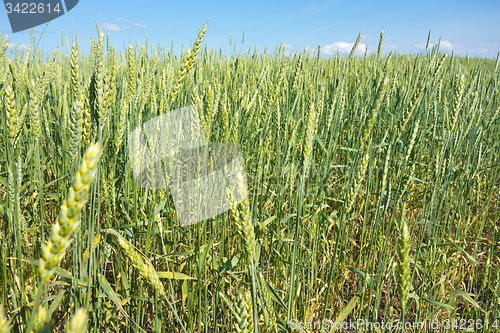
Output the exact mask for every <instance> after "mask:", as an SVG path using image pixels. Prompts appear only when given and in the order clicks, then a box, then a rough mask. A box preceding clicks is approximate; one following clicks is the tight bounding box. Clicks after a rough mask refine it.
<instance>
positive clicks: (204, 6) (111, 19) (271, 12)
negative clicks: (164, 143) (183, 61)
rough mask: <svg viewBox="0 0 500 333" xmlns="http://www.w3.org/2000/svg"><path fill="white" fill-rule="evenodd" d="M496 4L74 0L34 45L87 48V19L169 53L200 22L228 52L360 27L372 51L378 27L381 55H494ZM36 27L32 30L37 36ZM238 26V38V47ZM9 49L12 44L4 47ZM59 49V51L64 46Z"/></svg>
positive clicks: (346, 40) (312, 42)
mask: <svg viewBox="0 0 500 333" xmlns="http://www.w3.org/2000/svg"><path fill="white" fill-rule="evenodd" d="M499 18H500V1H498V0H497V1H438V0H435V1H427V0H423V1H347V0H334V1H321V0H317V1H307V0H305V1H304V0H302V1H294V0H288V1H281V0H267V1H260V0H253V1H236V0H233V1H137V2H136V1H116V0H101V1H95V0H80V2H79V4H78V5H77V6H76V7H75V8H74V9H73V10H72V11H70V12H68V13H67V14H66V15H64V16H62V17H59V18H58V19H56V20H54V21H52V22H51V23H50V24H49V25H48V27H47V28H46V33H45V37H44V40H43V42H40V44H39V48H43V50H44V53H47V52H51V51H52V50H53V49H54V48H55V47H56V46H58V45H61V32H62V30H63V29H64V33H65V35H67V36H68V39H69V40H71V37H72V36H73V35H74V33H78V35H79V40H80V47H81V48H82V50H83V51H85V52H88V51H89V42H88V41H89V35H93V36H96V27H95V22H96V21H97V22H100V24H101V27H102V28H104V30H105V31H106V32H109V35H110V38H111V44H112V45H113V44H116V45H117V48H118V49H122V48H123V45H124V43H127V42H128V41H129V40H130V41H132V42H134V41H135V40H137V41H138V42H139V43H140V44H142V43H144V42H145V41H146V35H148V36H149V43H152V44H153V45H154V46H156V45H157V43H158V42H159V43H160V44H161V45H162V46H163V45H166V48H167V49H169V48H170V45H171V42H172V40H174V50H176V51H177V52H178V51H180V49H181V43H184V45H185V47H187V46H189V45H192V43H193V41H194V40H195V38H196V35H197V32H198V27H201V26H202V25H203V24H204V23H206V22H208V31H207V33H206V35H205V39H204V42H205V43H207V45H208V47H209V48H214V49H216V50H219V48H221V49H222V51H223V52H225V53H230V52H231V48H230V45H229V35H230V34H231V36H232V41H233V45H234V44H236V48H237V50H238V51H239V50H241V51H242V52H246V51H248V49H249V47H252V50H253V46H254V45H257V48H258V49H259V50H260V51H263V50H264V47H267V49H268V51H269V52H272V51H273V50H274V48H275V47H276V46H277V45H279V44H280V43H281V42H283V43H285V44H286V45H287V50H297V51H301V50H303V49H304V48H305V47H306V48H312V49H314V50H316V49H317V47H318V44H320V45H321V51H322V54H323V55H324V56H328V55H331V54H335V53H336V52H337V51H340V52H349V50H350V48H351V46H352V44H353V43H354V41H355V40H356V37H357V35H358V33H359V32H360V31H363V38H362V40H361V44H360V46H359V48H358V54H363V53H364V50H365V48H366V47H367V48H368V52H369V53H370V52H376V50H377V45H378V40H379V35H380V32H381V31H382V30H385V37H384V47H383V53H387V52H389V51H390V50H396V51H397V52H398V53H403V52H406V53H417V52H421V51H424V50H425V43H426V41H427V34H428V32H429V29H431V30H432V37H431V43H436V42H437V41H438V39H439V38H441V39H442V41H441V50H442V51H445V52H449V53H450V52H451V51H455V52H456V53H459V54H463V55H465V53H466V52H469V54H470V55H471V56H474V55H477V56H485V57H492V58H493V57H496V55H497V53H498V52H499V51H500V19H499ZM42 30H43V26H38V27H36V28H35V33H36V34H37V35H40V34H41V31H42ZM243 31H245V42H244V44H243V45H242V36H243ZM0 32H1V33H3V34H4V35H5V34H6V33H8V34H9V42H10V43H12V44H15V43H18V44H23V45H26V44H28V43H29V30H26V31H23V32H18V33H16V34H13V33H12V30H11V28H10V25H9V21H8V17H7V14H6V12H5V11H2V13H0ZM10 47H12V45H10ZM64 49H65V48H64Z"/></svg>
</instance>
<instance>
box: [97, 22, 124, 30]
mask: <svg viewBox="0 0 500 333" xmlns="http://www.w3.org/2000/svg"><path fill="white" fill-rule="evenodd" d="M102 27H103V28H104V29H108V30H111V31H120V30H122V29H121V28H120V27H119V26H118V24H114V23H108V22H104V24H103V25H102Z"/></svg>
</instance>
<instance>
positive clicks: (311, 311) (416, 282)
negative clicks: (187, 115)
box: [0, 26, 500, 333]
mask: <svg viewBox="0 0 500 333" xmlns="http://www.w3.org/2000/svg"><path fill="white" fill-rule="evenodd" d="M205 32H206V26H204V27H203V28H202V29H200V30H199V33H198V38H197V39H196V41H195V42H194V43H193V45H191V47H190V48H188V49H184V47H183V49H184V50H183V51H182V54H181V56H180V57H178V55H176V54H175V53H174V52H173V50H172V49H168V48H165V47H164V46H160V45H158V46H155V45H149V44H148V43H147V42H146V44H145V45H139V44H137V43H135V44H129V45H127V46H126V47H125V48H124V49H123V50H121V51H120V50H118V49H117V48H116V47H115V46H113V44H112V41H110V40H109V36H107V38H106V36H105V35H104V33H103V32H102V31H101V30H99V27H98V31H97V35H96V36H91V37H90V39H89V40H85V39H82V37H83V36H79V37H80V40H78V37H77V38H75V39H74V40H68V38H67V37H65V36H63V37H62V45H61V46H60V47H59V48H58V49H56V50H54V51H53V52H52V53H51V52H49V53H48V54H42V52H41V51H40V50H39V49H37V48H36V41H37V38H36V37H35V36H33V37H32V42H31V43H30V45H29V46H28V48H27V49H22V50H21V49H19V50H18V48H17V47H16V48H15V51H9V50H7V45H8V42H7V37H5V36H0V138H1V139H0V188H1V192H0V244H1V245H0V246H1V248H0V251H1V259H2V260H1V261H0V283H1V286H2V287H1V291H2V293H1V295H0V302H1V304H2V308H3V309H1V310H0V332H1V333H4V332H28V333H30V332H50V331H56V332H72V333H73V332H87V331H89V332H291V331H300V329H299V327H303V329H304V330H305V331H307V332H320V331H321V332H328V333H330V332H334V331H337V332H340V331H345V332H347V331H348V330H342V328H339V327H337V328H338V329H337V330H336V329H335V325H334V323H335V322H337V323H342V322H346V321H347V322H348V321H349V320H351V321H356V320H357V319H359V318H362V319H363V320H365V321H367V322H372V323H375V322H379V323H380V322H382V321H384V322H385V323H396V322H398V321H399V322H408V323H419V322H420V323H422V322H426V323H429V322H433V321H439V323H440V325H442V326H441V327H440V330H441V331H445V330H446V327H444V325H446V323H448V324H449V327H450V328H451V329H452V330H453V329H456V330H457V331H459V330H460V331H463V330H461V329H462V328H472V330H471V331H474V330H476V331H481V330H482V331H485V332H495V331H497V329H498V327H499V326H500V319H499V318H500V312H499V308H500V288H499V275H500V272H499V269H500V264H499V261H498V258H499V251H500V247H499V242H498V241H499V238H500V235H499V232H498V228H499V222H500V79H499V72H500V69H499V59H498V58H497V60H496V61H495V60H492V59H486V58H476V57H475V58H472V57H471V58H469V57H468V56H467V57H457V56H456V55H454V54H446V53H443V52H441V51H440V50H439V44H437V45H434V46H431V47H429V48H428V49H427V50H426V51H425V52H423V53H420V54H412V55H409V54H397V53H390V54H388V55H385V56H381V52H380V50H381V46H382V43H383V37H384V34H383V33H382V34H381V36H380V42H379V48H378V52H375V53H372V54H365V56H364V57H363V56H360V57H358V56H354V53H355V49H356V47H357V45H358V44H359V41H360V38H361V33H360V35H359V36H358V39H357V42H356V43H355V44H354V47H353V50H352V51H351V53H350V55H348V56H346V55H341V54H337V55H336V56H331V57H323V56H322V55H321V54H320V52H319V48H318V50H316V51H315V52H306V51H304V52H302V53H291V54H290V53H288V52H285V48H284V46H283V45H281V46H278V47H276V49H274V50H273V51H272V52H267V51H266V52H263V51H261V50H257V49H256V48H253V47H252V48H250V49H249V50H248V52H246V53H242V52H241V51H240V52H238V51H237V50H236V47H233V50H232V52H231V54H229V55H228V54H223V53H222V52H221V51H216V50H213V49H211V48H210V45H206V44H203V36H204V34H205ZM429 39H430V35H429ZM87 42H89V43H90V49H91V50H92V52H90V54H84V53H83V52H81V51H80V47H79V45H80V44H81V43H87ZM428 45H429V41H428ZM232 46H234V45H233V44H232ZM189 105H194V106H195V108H196V110H197V113H198V116H199V120H200V124H201V129H202V131H203V134H204V136H205V138H206V141H207V142H208V141H211V142H230V143H235V144H237V145H238V146H239V147H240V148H241V151H242V155H243V158H244V161H245V168H246V184H245V183H243V180H242V179H238V181H239V182H240V183H239V186H241V187H245V186H246V187H247V188H248V196H247V197H246V198H245V199H244V200H243V201H241V202H240V203H238V204H236V203H234V202H233V201H231V208H230V209H229V210H228V211H226V212H225V213H223V214H220V215H218V216H216V217H212V218H210V219H208V220H205V221H201V222H198V223H196V224H193V225H191V226H188V227H185V228H183V227H181V226H180V224H179V219H178V216H177V212H176V209H175V208H176V207H175V205H174V201H173V199H172V195H171V193H170V192H169V189H168V188H165V189H156V190H155V189H147V188H141V187H140V186H139V185H138V184H136V182H135V179H134V174H133V170H132V166H131V161H130V156H129V149H128V147H129V143H128V137H129V134H130V133H131V132H132V131H133V130H134V129H135V128H137V127H139V126H141V124H143V123H144V122H146V121H148V120H150V119H153V118H155V117H157V116H160V115H162V114H165V113H167V112H170V111H173V110H176V109H179V108H182V107H184V106H189ZM455 320H458V321H456V322H454V321H455ZM471 325H472V326H471ZM351 331H352V330H351ZM358 331H367V332H368V331H375V329H374V328H370V327H368V326H362V327H358ZM378 331H380V332H384V331H385V332H392V331H393V330H391V329H387V328H384V329H380V330H378ZM405 331H406V332H423V331H430V329H428V328H422V327H420V328H418V327H417V328H415V327H414V326H412V327H407V328H406V329H405Z"/></svg>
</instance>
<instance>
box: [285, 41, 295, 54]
mask: <svg viewBox="0 0 500 333" xmlns="http://www.w3.org/2000/svg"><path fill="white" fill-rule="evenodd" d="M283 46H284V47H285V55H290V54H292V52H293V51H294V49H293V45H288V44H287V43H283Z"/></svg>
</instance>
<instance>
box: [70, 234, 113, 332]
mask: <svg viewBox="0 0 500 333" xmlns="http://www.w3.org/2000/svg"><path fill="white" fill-rule="evenodd" d="M106 244H107V243H106ZM87 321H88V316H87V311H86V310H85V309H83V308H80V309H78V310H76V312H75V314H74V315H73V317H72V318H71V321H70V322H69V323H68V326H67V327H66V333H85V332H87Z"/></svg>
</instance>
